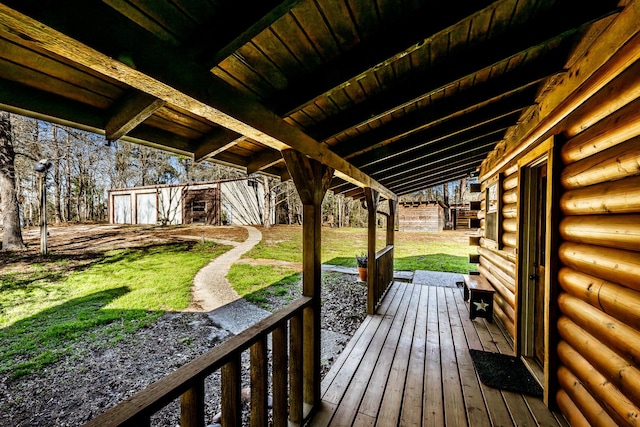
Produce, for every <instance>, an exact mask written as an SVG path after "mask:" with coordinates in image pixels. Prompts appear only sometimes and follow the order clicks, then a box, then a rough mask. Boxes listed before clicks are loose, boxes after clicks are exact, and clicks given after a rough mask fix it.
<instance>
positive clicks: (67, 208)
mask: <svg viewBox="0 0 640 427" xmlns="http://www.w3.org/2000/svg"><path fill="white" fill-rule="evenodd" d="M65 149H66V154H67V155H66V160H65V163H64V176H65V184H66V191H65V192H66V195H65V197H66V198H65V201H64V202H65V203H64V207H65V210H64V216H65V218H64V219H65V221H71V140H70V138H69V134H68V133H67V144H66V147H65Z"/></svg>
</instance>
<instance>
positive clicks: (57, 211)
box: [52, 126, 62, 224]
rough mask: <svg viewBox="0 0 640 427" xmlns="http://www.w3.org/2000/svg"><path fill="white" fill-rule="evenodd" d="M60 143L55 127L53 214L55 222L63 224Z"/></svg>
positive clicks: (55, 127)
mask: <svg viewBox="0 0 640 427" xmlns="http://www.w3.org/2000/svg"><path fill="white" fill-rule="evenodd" d="M60 154H61V153H60V142H59V141H58V127H57V126H54V127H53V174H52V175H53V213H54V222H55V223H56V224H60V223H61V222H62V208H61V206H60V157H61V155H60Z"/></svg>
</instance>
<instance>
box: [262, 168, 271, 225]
mask: <svg viewBox="0 0 640 427" xmlns="http://www.w3.org/2000/svg"><path fill="white" fill-rule="evenodd" d="M262 185H263V186H264V214H263V215H262V222H263V223H264V228H271V215H270V214H271V190H270V189H269V178H267V177H266V176H262Z"/></svg>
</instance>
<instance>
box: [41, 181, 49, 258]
mask: <svg viewBox="0 0 640 427" xmlns="http://www.w3.org/2000/svg"><path fill="white" fill-rule="evenodd" d="M45 178H46V171H45V172H44V173H41V174H40V253H41V254H42V255H46V254H47V185H46V179H45Z"/></svg>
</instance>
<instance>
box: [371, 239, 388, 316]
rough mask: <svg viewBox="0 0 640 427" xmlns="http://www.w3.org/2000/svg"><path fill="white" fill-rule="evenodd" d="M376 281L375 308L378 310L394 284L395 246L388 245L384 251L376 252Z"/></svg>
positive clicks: (374, 287)
mask: <svg viewBox="0 0 640 427" xmlns="http://www.w3.org/2000/svg"><path fill="white" fill-rule="evenodd" d="M375 271H376V280H375V281H374V284H373V289H370V290H369V292H371V291H373V293H374V297H373V301H375V307H374V311H375V309H376V308H378V305H380V302H381V301H382V298H383V297H384V295H385V293H386V292H387V289H389V286H390V285H391V283H393V245H387V246H385V247H384V248H383V249H381V250H379V251H378V252H376V270H375Z"/></svg>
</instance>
